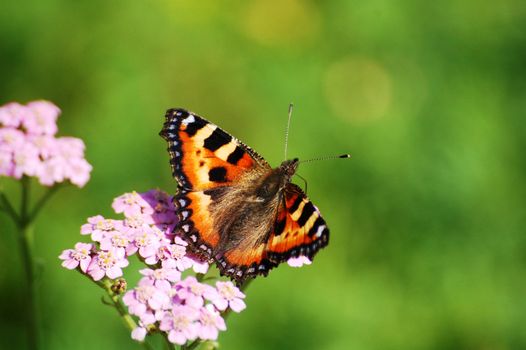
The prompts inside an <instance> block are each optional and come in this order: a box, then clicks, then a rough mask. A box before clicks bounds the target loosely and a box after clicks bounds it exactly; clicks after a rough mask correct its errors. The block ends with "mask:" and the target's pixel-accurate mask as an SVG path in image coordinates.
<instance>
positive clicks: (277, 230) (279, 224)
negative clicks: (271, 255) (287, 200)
mask: <svg viewBox="0 0 526 350" xmlns="http://www.w3.org/2000/svg"><path fill="white" fill-rule="evenodd" d="M286 222H287V219H286V217H285V218H283V219H282V220H278V221H276V225H275V226H274V235H275V236H279V235H281V234H282V233H283V230H284V229H285V223H286Z"/></svg>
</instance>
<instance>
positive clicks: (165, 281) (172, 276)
mask: <svg viewBox="0 0 526 350" xmlns="http://www.w3.org/2000/svg"><path fill="white" fill-rule="evenodd" d="M139 272H140V273H141V275H143V276H146V277H147V278H150V279H151V280H152V282H153V285H154V286H155V287H156V288H159V289H161V290H164V291H169V290H170V289H171V288H172V286H171V284H170V282H178V281H179V280H180V279H181V272H179V271H177V270H176V269H173V268H164V267H162V268H160V269H156V270H152V269H142V270H140V271H139Z"/></svg>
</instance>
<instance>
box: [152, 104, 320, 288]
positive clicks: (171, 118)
mask: <svg viewBox="0 0 526 350" xmlns="http://www.w3.org/2000/svg"><path fill="white" fill-rule="evenodd" d="M159 134H160V135H161V136H162V137H163V138H164V139H165V140H166V141H167V142H168V152H169V154H170V165H171V169H172V174H173V177H174V178H175V179H176V180H177V182H178V193H177V195H176V196H174V204H175V207H176V212H177V215H178V217H179V222H178V227H177V230H178V232H180V234H181V235H182V237H183V239H184V240H185V241H186V242H187V243H188V248H189V249H190V251H191V252H192V253H193V254H195V255H197V256H198V257H200V258H202V259H204V260H207V261H209V262H215V263H216V264H217V267H218V268H219V271H220V273H221V275H226V276H228V277H230V278H231V279H233V280H234V281H235V282H236V283H237V284H238V285H242V284H243V283H244V282H245V281H246V280H247V279H249V278H254V277H256V276H257V275H264V276H266V275H267V274H268V272H269V271H270V270H271V269H273V268H274V267H276V266H278V265H279V264H280V263H281V262H284V261H287V260H288V259H290V258H295V257H300V256H305V257H307V258H309V259H310V260H312V258H313V257H314V255H315V254H316V253H317V252H318V250H319V249H321V248H323V247H325V246H326V245H327V244H328V242H329V229H328V228H327V225H326V223H325V221H324V220H323V218H322V217H321V214H320V212H319V210H318V208H316V206H314V204H312V202H311V201H310V200H309V199H308V198H307V196H306V195H305V193H304V192H303V191H302V190H301V188H300V187H298V186H297V185H295V184H293V183H292V182H291V177H292V176H293V175H294V173H295V172H296V170H297V168H298V164H299V160H298V159H297V158H294V159H291V160H285V161H284V162H283V163H281V165H280V166H278V167H277V168H274V169H273V168H272V167H271V166H270V165H269V164H268V163H267V162H266V161H265V159H264V158H263V157H261V156H260V155H259V154H258V153H256V152H255V151H254V150H252V149H251V148H250V147H248V146H247V145H245V144H243V143H242V142H241V141H239V140H237V139H236V138H234V137H232V136H231V135H230V134H228V133H227V132H225V131H223V130H222V129H220V128H219V127H218V126H217V125H215V124H212V123H211V122H209V121H207V120H206V119H204V118H202V117H200V116H198V115H197V114H195V113H192V112H189V111H186V110H184V109H179V108H176V109H169V110H168V111H167V112H166V120H165V123H164V126H163V129H162V130H161V132H160V133H159Z"/></svg>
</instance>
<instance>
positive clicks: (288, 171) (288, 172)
mask: <svg viewBox="0 0 526 350" xmlns="http://www.w3.org/2000/svg"><path fill="white" fill-rule="evenodd" d="M298 165H299V159H298V158H294V159H289V160H286V161H284V162H283V163H281V165H280V166H279V169H280V172H281V173H282V174H283V175H284V176H285V177H286V178H287V180H290V178H291V177H292V175H294V174H295V173H296V170H297V169H298Z"/></svg>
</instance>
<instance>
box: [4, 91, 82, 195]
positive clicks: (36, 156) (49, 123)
mask: <svg viewBox="0 0 526 350" xmlns="http://www.w3.org/2000/svg"><path fill="white" fill-rule="evenodd" d="M59 114H60V109H59V108H58V107H57V106H55V105H54V104H53V103H51V102H48V101H33V102H30V103H28V104H27V105H21V104H19V103H16V102H12V103H8V104H6V105H4V106H0V176H9V177H13V178H16V179H20V178H21V177H22V176H35V177H37V178H38V180H39V181H40V183H41V184H42V185H45V186H52V185H53V184H54V183H58V182H63V181H65V180H69V181H71V183H73V184H75V185H77V186H79V187H82V186H84V185H85V184H86V182H88V180H89V177H90V172H91V169H92V167H91V165H90V164H89V163H88V162H87V161H86V159H84V143H83V142H82V140H81V139H78V138H74V137H55V134H56V133H57V131H58V128H57V118H58V116H59Z"/></svg>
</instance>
